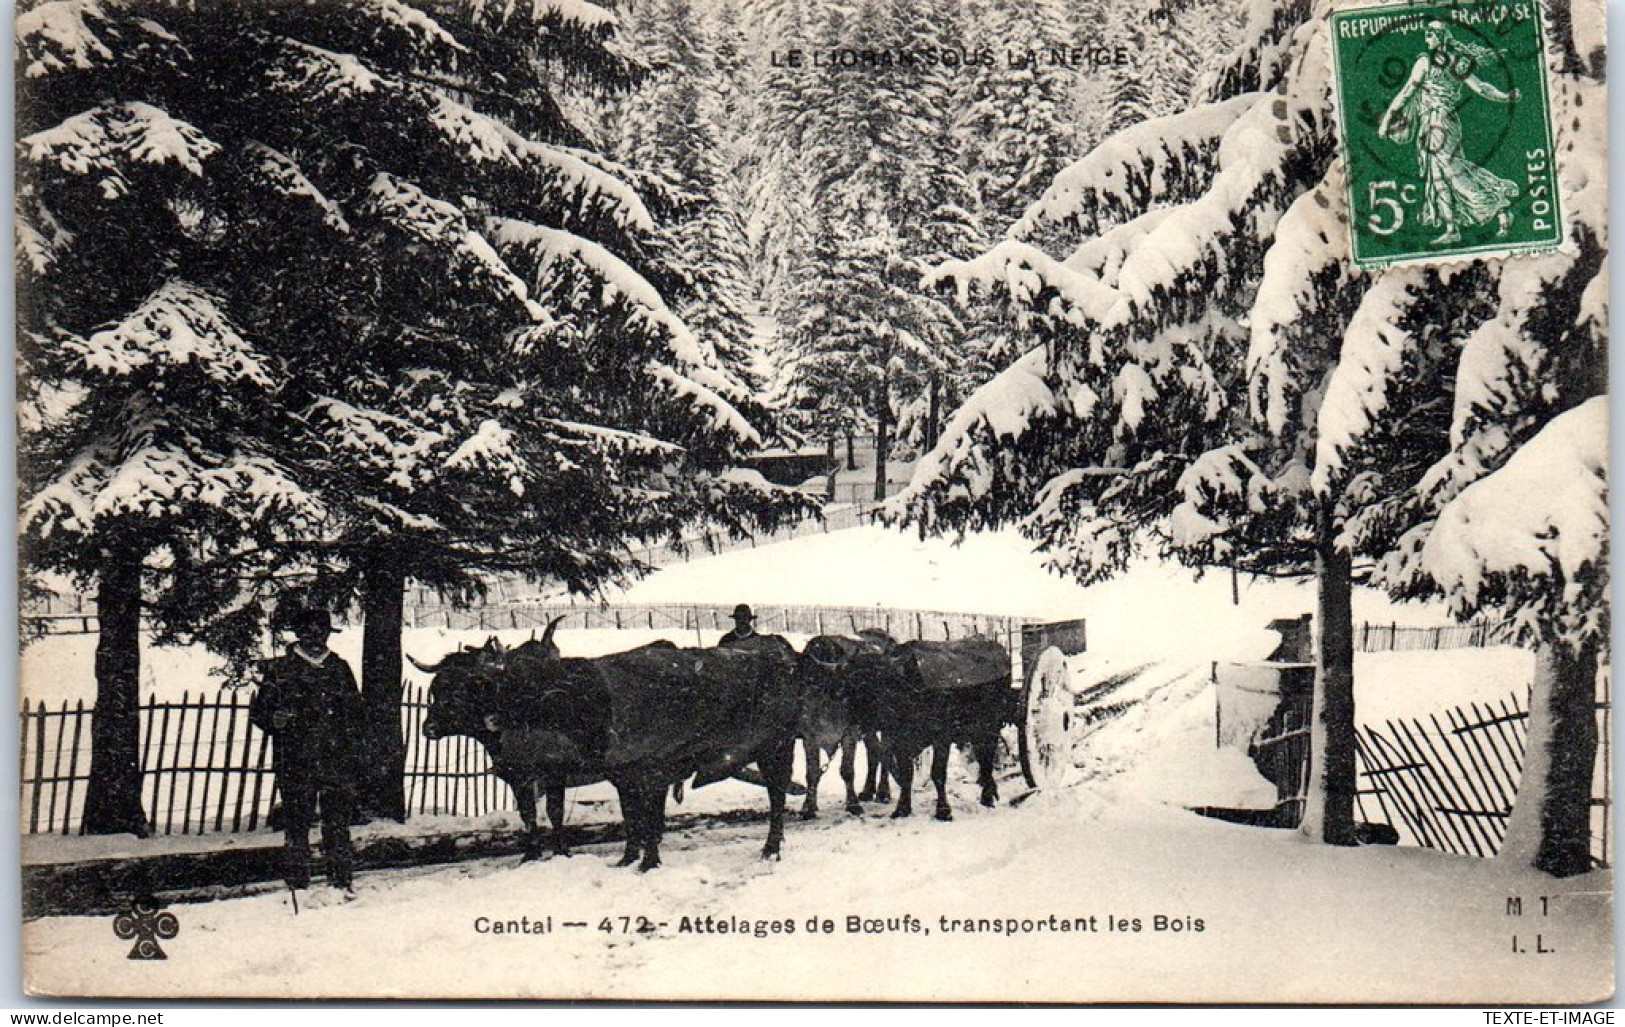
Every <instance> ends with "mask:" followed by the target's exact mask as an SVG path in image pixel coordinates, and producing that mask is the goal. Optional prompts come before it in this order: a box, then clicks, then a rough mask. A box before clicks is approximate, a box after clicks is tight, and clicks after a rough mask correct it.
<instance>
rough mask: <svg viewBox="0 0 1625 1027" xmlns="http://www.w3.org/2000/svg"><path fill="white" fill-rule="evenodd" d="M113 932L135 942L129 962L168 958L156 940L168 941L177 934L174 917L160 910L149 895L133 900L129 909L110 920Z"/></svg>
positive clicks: (176, 923)
mask: <svg viewBox="0 0 1625 1027" xmlns="http://www.w3.org/2000/svg"><path fill="white" fill-rule="evenodd" d="M113 933H114V934H116V935H118V936H119V937H120V938H123V939H124V940H125V941H130V940H131V939H134V940H135V946H134V947H133V948H131V949H130V958H131V959H168V958H169V956H167V955H165V954H164V950H163V949H162V948H161V947H159V945H158V939H160V938H162V939H163V940H164V941H169V940H170V939H171V938H173V937H175V936H176V935H177V934H180V933H181V922H180V921H179V920H177V919H175V914H174V913H170V912H167V911H160V909H159V906H158V900H157V899H154V898H152V897H150V896H146V897H142V898H138V899H134V900H132V901H131V903H130V908H129V909H128V910H126V911H125V912H123V913H120V914H119V915H118V916H115V917H114V918H113Z"/></svg>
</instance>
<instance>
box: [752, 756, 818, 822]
mask: <svg viewBox="0 0 1625 1027" xmlns="http://www.w3.org/2000/svg"><path fill="white" fill-rule="evenodd" d="M801 752H802V754H803V755H804V756H805V757H806V759H807V798H806V799H804V800H802V803H801V819H802V820H813V819H815V818H816V817H817V816H818V782H819V781H821V780H823V777H824V747H823V746H822V745H819V744H818V743H817V742H816V741H813V740H812V739H810V738H803V739H802V740H801ZM762 774H763V776H764V777H766V776H768V775H767V772H766V771H763V772H762ZM769 787H772V786H771V785H769Z"/></svg>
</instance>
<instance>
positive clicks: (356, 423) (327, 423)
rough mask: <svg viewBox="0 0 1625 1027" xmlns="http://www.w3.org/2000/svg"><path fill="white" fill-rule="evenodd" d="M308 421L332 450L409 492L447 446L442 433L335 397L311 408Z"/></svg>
mask: <svg viewBox="0 0 1625 1027" xmlns="http://www.w3.org/2000/svg"><path fill="white" fill-rule="evenodd" d="M304 419H305V420H306V421H307V422H308V423H310V424H311V426H312V427H313V428H314V429H315V430H316V431H317V432H318V433H319V435H320V437H321V438H322V440H323V441H324V442H325V443H326V444H327V445H328V446H330V447H332V448H333V449H334V450H337V451H340V452H343V453H347V454H350V455H351V456H353V457H355V458H356V459H357V460H358V461H359V462H360V463H361V464H362V465H363V466H366V467H370V468H373V469H374V470H377V471H379V472H381V473H382V474H383V475H384V478H385V480H386V481H387V482H388V483H389V484H390V485H391V486H393V487H395V488H398V489H402V490H405V491H410V490H411V489H413V488H414V487H415V486H416V485H417V484H418V483H419V482H420V481H421V480H422V479H423V478H424V476H425V474H426V473H427V464H426V461H427V459H428V456H429V455H430V454H431V453H432V452H433V451H434V450H435V449H436V448H437V447H439V446H441V445H443V444H444V443H445V442H446V436H445V435H444V434H442V433H440V432H436V431H431V430H429V429H426V428H423V427H421V426H419V425H416V424H413V423H412V422H411V421H408V420H405V419H404V418H401V417H397V416H394V415H391V414H386V413H383V412H382V411H378V410H363V409H360V408H358V407H355V406H352V405H351V404H349V403H345V402H343V401H342V400H338V399H333V398H331V397H323V398H321V399H318V400H317V401H316V402H315V403H313V404H311V406H310V409H309V410H308V411H306V413H305V414H304Z"/></svg>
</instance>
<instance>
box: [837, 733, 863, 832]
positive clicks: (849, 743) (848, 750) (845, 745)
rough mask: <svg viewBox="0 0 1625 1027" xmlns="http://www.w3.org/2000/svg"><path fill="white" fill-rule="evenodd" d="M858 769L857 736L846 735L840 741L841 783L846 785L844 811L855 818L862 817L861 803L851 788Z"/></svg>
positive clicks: (855, 791)
mask: <svg viewBox="0 0 1625 1027" xmlns="http://www.w3.org/2000/svg"><path fill="white" fill-rule="evenodd" d="M857 767H858V736H857V735H855V734H847V735H846V736H845V737H844V738H842V739H841V781H842V783H844V784H845V785H846V811H847V812H848V813H850V814H852V815H853V816H855V817H861V816H863V803H861V802H859V801H858V793H857V790H856V789H855V788H853V787H852V781H853V778H855V777H856V776H857Z"/></svg>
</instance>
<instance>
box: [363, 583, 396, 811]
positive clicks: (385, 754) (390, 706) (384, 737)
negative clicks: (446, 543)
mask: <svg viewBox="0 0 1625 1027" xmlns="http://www.w3.org/2000/svg"><path fill="white" fill-rule="evenodd" d="M405 601H406V575H405V573H404V572H403V571H402V570H401V569H400V568H399V567H398V566H397V565H396V564H395V563H394V562H393V561H391V560H390V559H389V558H388V557H375V562H373V563H371V564H370V565H369V566H367V567H366V568H364V569H363V571H362V578H361V615H362V618H363V628H362V635H361V698H362V701H363V705H364V707H365V709H366V718H367V722H366V724H365V725H362V737H363V739H364V744H365V746H366V753H367V758H366V762H365V766H366V769H365V771H364V774H365V777H364V779H363V781H362V783H361V784H362V787H361V795H360V800H361V801H360V806H361V811H362V812H363V813H365V814H367V815H368V816H373V817H387V818H389V819H391V820H396V821H402V822H404V821H405V820H406V742H405V740H404V739H402V737H401V685H402V678H401V623H402V614H403V612H404V608H405Z"/></svg>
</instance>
